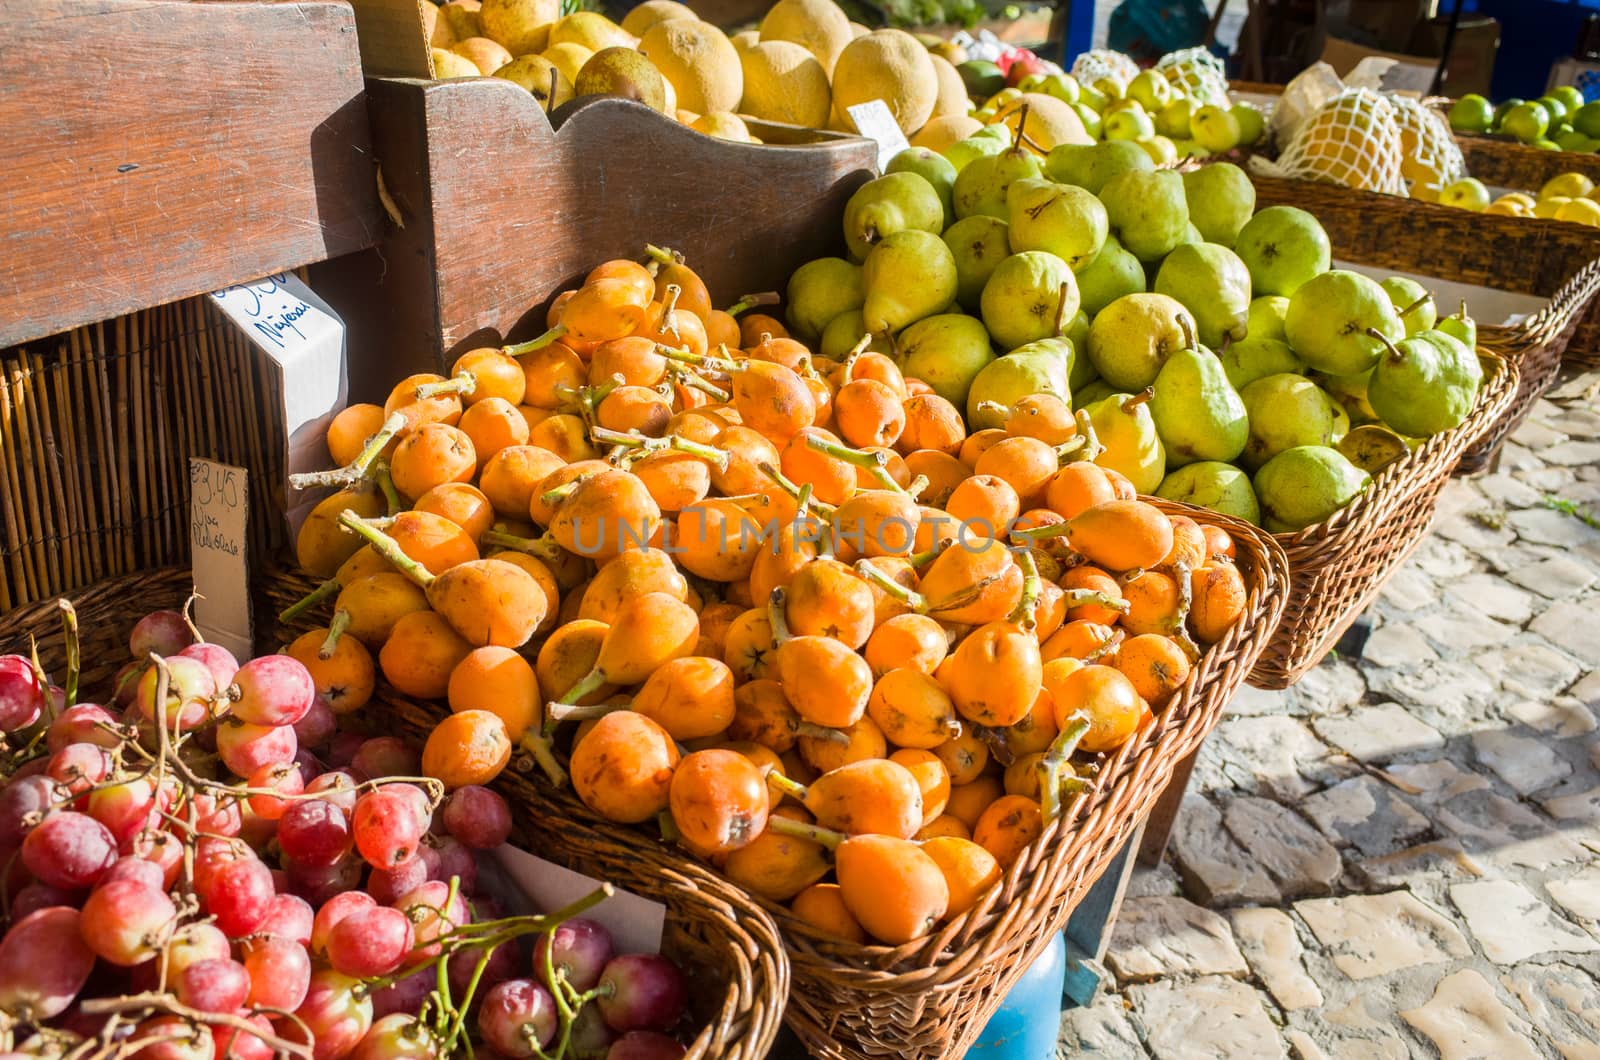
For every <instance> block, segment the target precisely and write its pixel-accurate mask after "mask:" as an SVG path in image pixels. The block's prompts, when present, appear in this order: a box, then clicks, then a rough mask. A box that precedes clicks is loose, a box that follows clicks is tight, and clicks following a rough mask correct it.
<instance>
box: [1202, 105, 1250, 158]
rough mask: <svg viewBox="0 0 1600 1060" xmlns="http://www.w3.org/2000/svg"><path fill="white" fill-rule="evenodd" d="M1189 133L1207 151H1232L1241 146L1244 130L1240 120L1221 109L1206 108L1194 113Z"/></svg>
mask: <svg viewBox="0 0 1600 1060" xmlns="http://www.w3.org/2000/svg"><path fill="white" fill-rule="evenodd" d="M1189 131H1190V133H1191V135H1193V136H1194V139H1195V142H1196V143H1198V144H1199V145H1200V146H1201V147H1204V148H1205V149H1206V150H1207V151H1213V152H1219V153H1220V152H1222V151H1231V150H1233V149H1234V148H1235V147H1237V146H1239V138H1240V137H1241V136H1242V135H1243V130H1242V129H1240V128H1239V119H1238V118H1236V117H1234V116H1233V114H1232V113H1231V112H1230V111H1226V110H1224V109H1222V108H1221V107H1212V106H1206V107H1201V108H1200V109H1199V110H1197V111H1195V112H1194V115H1193V116H1192V117H1191V118H1190V119H1189Z"/></svg>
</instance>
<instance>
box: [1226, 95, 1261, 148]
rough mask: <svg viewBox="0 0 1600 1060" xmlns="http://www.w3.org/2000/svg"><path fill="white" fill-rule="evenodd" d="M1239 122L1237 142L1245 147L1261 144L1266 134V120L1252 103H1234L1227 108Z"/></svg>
mask: <svg viewBox="0 0 1600 1060" xmlns="http://www.w3.org/2000/svg"><path fill="white" fill-rule="evenodd" d="M1228 113H1229V114H1232V115H1233V116H1234V117H1235V118H1237V119H1238V121H1239V142H1240V143H1241V144H1244V145H1245V146H1246V147H1248V146H1250V145H1251V144H1256V143H1260V142H1261V138H1262V137H1263V136H1265V135H1266V132H1267V119H1266V116H1265V115H1264V114H1262V113H1261V110H1260V108H1258V107H1257V106H1255V104H1253V103H1235V104H1234V105H1233V106H1231V107H1229V108H1228Z"/></svg>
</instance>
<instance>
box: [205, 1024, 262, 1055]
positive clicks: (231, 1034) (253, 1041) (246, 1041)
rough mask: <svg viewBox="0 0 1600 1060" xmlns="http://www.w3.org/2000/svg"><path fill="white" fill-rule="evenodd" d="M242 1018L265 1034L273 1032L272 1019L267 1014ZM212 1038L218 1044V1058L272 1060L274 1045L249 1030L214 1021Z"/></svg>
mask: <svg viewBox="0 0 1600 1060" xmlns="http://www.w3.org/2000/svg"><path fill="white" fill-rule="evenodd" d="M240 1018H242V1019H245V1020H248V1021H249V1023H250V1025H251V1026H252V1027H255V1028H257V1029H258V1030H260V1031H261V1033H263V1034H271V1033H272V1021H271V1020H269V1019H267V1017H265V1016H247V1015H242V1016H241V1017H240ZM211 1040H212V1042H213V1043H214V1044H215V1045H216V1049H217V1060H224V1058H226V1060H272V1056H273V1053H272V1046H270V1045H268V1044H267V1043H266V1042H264V1041H262V1040H261V1039H260V1038H259V1037H258V1036H256V1035H254V1034H251V1033H250V1032H249V1031H241V1030H238V1029H237V1028H234V1027H225V1026H223V1025H222V1024H218V1023H214V1024H212V1025H211Z"/></svg>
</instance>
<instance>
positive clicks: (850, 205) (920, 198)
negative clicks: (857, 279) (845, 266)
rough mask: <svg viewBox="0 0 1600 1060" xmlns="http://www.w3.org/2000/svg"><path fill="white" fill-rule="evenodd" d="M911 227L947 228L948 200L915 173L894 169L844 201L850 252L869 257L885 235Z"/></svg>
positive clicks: (935, 231) (936, 230)
mask: <svg viewBox="0 0 1600 1060" xmlns="http://www.w3.org/2000/svg"><path fill="white" fill-rule="evenodd" d="M907 229H911V230H916V231H921V232H932V233H933V234H934V235H938V234H939V233H940V232H943V231H944V204H943V203H941V202H940V201H939V193H938V192H937V191H936V190H934V187H933V185H932V184H929V183H928V182H927V181H926V180H925V179H923V178H922V177H920V176H918V175H917V174H915V173H890V174H887V175H885V176H882V177H878V178H876V179H874V180H869V181H867V182H866V183H865V184H863V185H861V187H859V188H857V189H856V193H855V194H854V195H852V196H850V201H849V202H847V203H845V205H844V241H845V243H846V244H847V245H848V246H849V248H850V256H851V257H852V258H854V259H855V260H856V261H865V260H866V258H867V253H868V251H870V250H871V249H872V248H873V246H874V245H876V244H877V243H878V241H879V240H881V239H883V238H884V237H885V236H890V235H893V234H894V233H896V232H902V231H906V230H907Z"/></svg>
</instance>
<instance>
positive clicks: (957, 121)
mask: <svg viewBox="0 0 1600 1060" xmlns="http://www.w3.org/2000/svg"><path fill="white" fill-rule="evenodd" d="M981 128H983V122H981V121H979V120H978V119H977V118H974V117H972V116H971V115H969V114H949V115H946V116H945V117H943V118H931V119H929V121H928V124H926V125H924V126H923V127H922V128H920V129H918V130H917V135H915V136H913V137H912V138H911V146H912V147H926V148H927V149H928V150H930V151H940V152H943V151H944V149H945V148H946V147H949V146H950V145H951V144H954V143H960V142H961V141H962V140H965V139H966V138H967V137H969V136H971V135H972V134H973V133H975V132H977V131H978V130H979V129H981Z"/></svg>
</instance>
